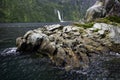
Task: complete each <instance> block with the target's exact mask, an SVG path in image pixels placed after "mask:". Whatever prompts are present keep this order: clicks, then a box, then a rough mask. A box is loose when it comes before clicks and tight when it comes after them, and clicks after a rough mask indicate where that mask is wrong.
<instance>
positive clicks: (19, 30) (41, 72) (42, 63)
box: [0, 22, 79, 80]
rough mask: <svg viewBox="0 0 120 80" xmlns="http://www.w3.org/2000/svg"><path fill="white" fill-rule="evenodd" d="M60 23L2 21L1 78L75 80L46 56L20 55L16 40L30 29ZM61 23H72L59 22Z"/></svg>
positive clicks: (14, 79)
mask: <svg viewBox="0 0 120 80" xmlns="http://www.w3.org/2000/svg"><path fill="white" fill-rule="evenodd" d="M51 24H58V23H1V24H0V80H66V79H68V80H71V79H72V80H73V79H76V78H79V77H76V76H75V75H74V76H70V75H69V74H68V73H67V72H66V71H65V70H62V69H59V68H56V67H54V66H52V65H51V63H50V61H49V60H48V59H46V58H37V57H35V56H31V55H19V53H17V52H16V47H15V46H16V45H15V40H16V38H17V37H19V36H23V35H24V34H25V33H26V32H27V31H28V30H32V29H36V28H39V27H43V26H44V25H51ZM59 24H61V25H68V24H71V23H69V22H67V23H59Z"/></svg>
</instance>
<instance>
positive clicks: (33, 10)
mask: <svg viewBox="0 0 120 80" xmlns="http://www.w3.org/2000/svg"><path fill="white" fill-rule="evenodd" d="M94 2H95V0H1V2H0V22H56V21H58V17H57V13H55V10H59V11H60V12H61V15H62V17H63V19H64V20H68V21H69V20H72V21H73V20H79V19H80V18H82V17H83V16H84V14H85V11H86V9H87V8H88V7H89V6H91V5H92V4H93V3H94Z"/></svg>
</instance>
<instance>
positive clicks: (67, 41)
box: [16, 23, 120, 70]
mask: <svg viewBox="0 0 120 80" xmlns="http://www.w3.org/2000/svg"><path fill="white" fill-rule="evenodd" d="M52 26H53V25H52ZM56 26H57V27H56V28H55V25H54V27H52V28H50V27H51V26H48V27H49V28H47V26H46V27H45V28H38V29H35V30H30V31H28V32H27V33H26V34H25V35H24V36H23V37H19V38H17V39H16V45H17V50H18V51H23V52H35V53H37V54H41V55H43V56H45V57H46V56H47V57H48V58H49V59H50V60H51V61H52V63H54V64H55V65H56V66H61V67H64V68H65V69H67V70H69V69H73V68H76V67H80V68H88V67H89V65H90V63H91V61H94V60H95V59H93V58H95V57H96V56H98V55H103V54H105V53H106V52H109V51H110V50H113V49H114V48H115V49H114V51H116V52H117V51H119V46H118V45H117V44H116V45H115V44H113V43H116V42H118V41H120V37H119V36H120V35H119V34H120V31H119V27H118V26H113V25H109V24H105V23H95V24H94V25H93V27H92V28H89V29H84V28H79V27H76V26H64V27H62V28H60V27H58V25H56ZM85 35H86V36H85ZM112 41H113V43H112ZM116 48H117V49H116Z"/></svg>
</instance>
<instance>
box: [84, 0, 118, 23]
mask: <svg viewBox="0 0 120 80" xmlns="http://www.w3.org/2000/svg"><path fill="white" fill-rule="evenodd" d="M119 8H120V2H119V1H118V0H97V1H96V3H95V4H94V5H93V6H92V7H90V8H89V9H88V10H87V12H86V16H85V19H86V21H87V22H89V21H92V20H94V19H97V18H103V17H105V16H117V17H120V9H119Z"/></svg>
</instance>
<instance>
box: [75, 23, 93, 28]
mask: <svg viewBox="0 0 120 80" xmlns="http://www.w3.org/2000/svg"><path fill="white" fill-rule="evenodd" d="M74 25H75V26H78V27H83V28H91V27H93V25H94V22H87V23H84V24H81V23H74Z"/></svg>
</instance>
